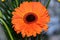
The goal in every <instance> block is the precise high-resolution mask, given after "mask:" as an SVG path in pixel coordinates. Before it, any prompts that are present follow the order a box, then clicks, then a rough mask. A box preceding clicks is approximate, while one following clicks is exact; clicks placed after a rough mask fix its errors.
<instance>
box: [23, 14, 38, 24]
mask: <svg viewBox="0 0 60 40" xmlns="http://www.w3.org/2000/svg"><path fill="white" fill-rule="evenodd" d="M24 19H25V22H27V23H31V22H34V21H36V19H37V17H36V15H35V14H34V13H28V14H27V15H25V17H24Z"/></svg>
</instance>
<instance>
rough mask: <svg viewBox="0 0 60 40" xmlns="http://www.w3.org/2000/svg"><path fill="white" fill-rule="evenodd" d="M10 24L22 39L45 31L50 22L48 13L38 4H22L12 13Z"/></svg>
mask: <svg viewBox="0 0 60 40" xmlns="http://www.w3.org/2000/svg"><path fill="white" fill-rule="evenodd" d="M12 14H13V16H12V24H13V28H14V30H15V31H16V32H17V34H19V33H21V34H22V36H23V37H25V36H27V37H30V36H34V37H35V36H36V34H40V33H41V32H42V31H43V30H44V31H47V29H48V25H47V23H48V22H49V20H50V17H49V15H48V11H47V10H46V8H45V7H44V6H43V5H42V4H41V3H40V2H23V3H22V4H20V7H18V8H16V9H15V11H13V12H12Z"/></svg>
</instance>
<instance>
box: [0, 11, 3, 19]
mask: <svg viewBox="0 0 60 40" xmlns="http://www.w3.org/2000/svg"><path fill="white" fill-rule="evenodd" d="M2 17H3V15H2V12H1V10H0V18H2Z"/></svg>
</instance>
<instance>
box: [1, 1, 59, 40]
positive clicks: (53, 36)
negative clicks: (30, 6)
mask: <svg viewBox="0 0 60 40" xmlns="http://www.w3.org/2000/svg"><path fill="white" fill-rule="evenodd" d="M34 1H35V0H34ZM41 2H42V4H43V5H45V4H44V3H46V2H47V0H41ZM48 11H49V15H50V17H51V18H50V23H49V24H48V26H49V29H48V31H47V33H46V34H47V35H48V36H49V39H48V40H60V2H58V0H51V1H50V4H49V7H48ZM4 31H5V30H4V29H3V27H2V25H1V24H0V40H7V37H6V35H5V32H4Z"/></svg>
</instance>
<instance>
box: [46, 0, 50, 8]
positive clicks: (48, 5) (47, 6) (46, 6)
mask: <svg viewBox="0 0 60 40" xmlns="http://www.w3.org/2000/svg"><path fill="white" fill-rule="evenodd" d="M49 3H50V0H48V2H47V4H46V8H48V6H49Z"/></svg>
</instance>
